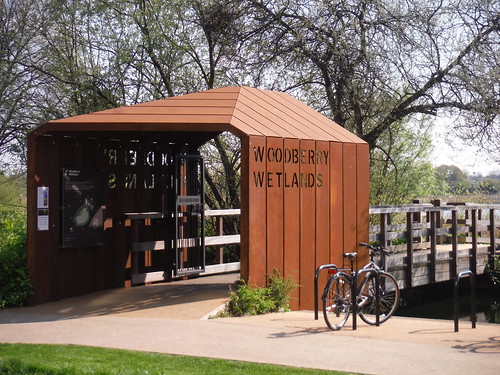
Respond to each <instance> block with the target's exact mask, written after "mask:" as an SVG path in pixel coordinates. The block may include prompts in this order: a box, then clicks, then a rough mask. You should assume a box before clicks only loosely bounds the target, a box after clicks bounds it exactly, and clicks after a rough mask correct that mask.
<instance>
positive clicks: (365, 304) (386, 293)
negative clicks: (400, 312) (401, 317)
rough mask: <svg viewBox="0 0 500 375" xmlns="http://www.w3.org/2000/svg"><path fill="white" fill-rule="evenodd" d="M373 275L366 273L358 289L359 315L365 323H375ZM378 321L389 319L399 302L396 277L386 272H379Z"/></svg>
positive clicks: (374, 281)
mask: <svg viewBox="0 0 500 375" xmlns="http://www.w3.org/2000/svg"><path fill="white" fill-rule="evenodd" d="M375 283H376V280H375V275H373V274H370V275H368V276H367V277H366V278H365V279H364V280H363V282H362V283H361V285H360V287H359V289H358V296H357V303H358V314H359V317H360V318H361V319H362V320H363V321H364V322H365V323H367V324H376V323H377V320H376V319H377V317H376V315H375V314H376V296H375ZM379 290H380V318H379V319H380V320H379V322H380V323H383V322H385V321H386V320H387V319H389V318H390V317H391V316H392V314H393V313H394V311H396V308H397V307H398V304H399V287H398V284H397V282H396V279H395V278H394V277H393V276H392V275H390V274H388V273H380V284H379Z"/></svg>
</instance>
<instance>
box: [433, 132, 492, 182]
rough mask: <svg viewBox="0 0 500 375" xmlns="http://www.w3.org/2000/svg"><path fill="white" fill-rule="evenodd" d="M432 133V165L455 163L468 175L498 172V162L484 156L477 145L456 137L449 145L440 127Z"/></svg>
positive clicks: (484, 174)
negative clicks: (474, 145)
mask: <svg viewBox="0 0 500 375" xmlns="http://www.w3.org/2000/svg"><path fill="white" fill-rule="evenodd" d="M434 134H435V136H434V137H433V140H434V141H433V143H434V152H433V153H432V158H431V162H432V164H433V165H434V166H436V167H437V166H439V165H442V164H445V165H455V166H457V167H459V168H460V169H461V170H463V171H465V172H467V173H468V174H469V175H473V174H476V173H481V174H482V175H483V176H487V175H488V174H490V173H493V172H495V171H496V172H500V164H498V163H494V162H492V161H491V160H488V159H487V158H485V156H484V153H483V152H481V151H480V150H478V148H477V147H472V146H466V145H464V144H463V143H462V142H460V139H458V138H456V139H455V140H453V142H454V145H453V146H451V145H449V144H448V143H447V142H446V141H445V138H446V132H445V131H444V130H442V129H435V130H434Z"/></svg>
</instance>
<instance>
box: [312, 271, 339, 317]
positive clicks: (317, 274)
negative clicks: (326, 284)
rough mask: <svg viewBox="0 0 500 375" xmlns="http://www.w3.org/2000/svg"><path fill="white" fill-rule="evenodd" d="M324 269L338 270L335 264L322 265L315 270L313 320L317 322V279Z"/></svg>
mask: <svg viewBox="0 0 500 375" xmlns="http://www.w3.org/2000/svg"><path fill="white" fill-rule="evenodd" d="M325 268H328V269H335V270H336V271H338V269H339V268H338V267H337V265H336V264H323V265H322V266H319V267H318V268H317V269H316V272H315V274H314V320H318V278H319V274H320V272H321V271H322V270H324V269H325Z"/></svg>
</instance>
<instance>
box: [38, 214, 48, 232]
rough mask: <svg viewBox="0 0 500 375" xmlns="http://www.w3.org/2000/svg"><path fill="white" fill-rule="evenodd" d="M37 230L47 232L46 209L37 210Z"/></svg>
mask: <svg viewBox="0 0 500 375" xmlns="http://www.w3.org/2000/svg"><path fill="white" fill-rule="evenodd" d="M37 211H38V212H37V213H38V215H37V216H38V222H37V229H38V230H49V210H48V209H38V210H37Z"/></svg>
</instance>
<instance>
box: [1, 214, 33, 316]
mask: <svg viewBox="0 0 500 375" xmlns="http://www.w3.org/2000/svg"><path fill="white" fill-rule="evenodd" d="M30 291H31V283H30V281H29V276H28V267H27V254H26V215H25V214H24V213H22V212H20V211H18V210H8V209H0V308H2V307H7V306H22V305H24V304H25V303H26V299H27V298H28V295H29V294H30Z"/></svg>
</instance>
